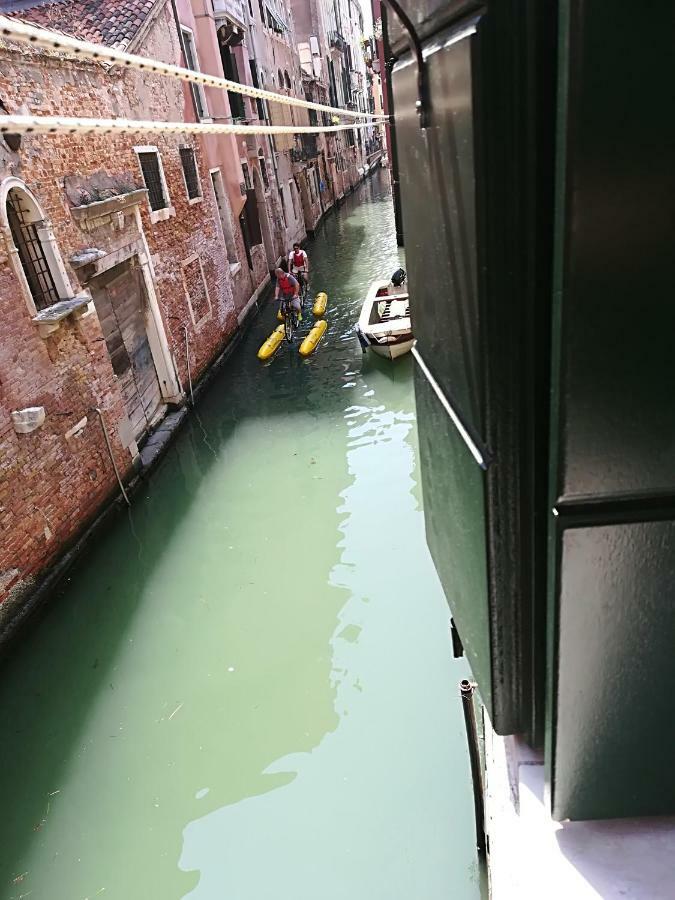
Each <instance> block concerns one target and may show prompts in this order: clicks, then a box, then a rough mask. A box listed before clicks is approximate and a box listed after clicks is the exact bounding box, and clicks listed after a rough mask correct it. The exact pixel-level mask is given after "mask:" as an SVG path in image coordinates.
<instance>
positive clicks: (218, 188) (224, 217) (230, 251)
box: [210, 169, 239, 270]
mask: <svg viewBox="0 0 675 900" xmlns="http://www.w3.org/2000/svg"><path fill="white" fill-rule="evenodd" d="M210 175H211V186H212V188H213V193H214V195H215V198H216V206H217V207H218V215H219V217H220V225H221V227H222V229H223V239H224V241H225V250H226V252H227V261H228V262H229V264H230V270H233V269H235V268H237V269H238V268H239V260H238V259H237V248H236V245H235V243H234V233H233V231H232V223H231V222H230V207H229V204H228V202H227V199H226V196H225V186H224V184H223V176H222V174H221V171H220V169H211V170H210Z"/></svg>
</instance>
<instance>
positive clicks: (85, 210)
mask: <svg viewBox="0 0 675 900" xmlns="http://www.w3.org/2000/svg"><path fill="white" fill-rule="evenodd" d="M147 193H148V192H147V189H146V188H139V189H138V190H136V191H129V193H128V194H117V195H116V196H115V197H109V198H108V199H107V200H97V201H96V202H95V203H87V204H85V205H84V206H71V208H70V214H71V216H72V217H73V218H74V219H75V221H76V222H84V221H87V220H88V219H100V218H101V217H103V216H109V215H111V214H112V213H116V212H121V211H122V210H124V209H128V207H130V206H136V205H137V204H139V203H140V202H141V201H142V200H143V199H144V197H146V195H147Z"/></svg>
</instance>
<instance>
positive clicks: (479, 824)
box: [459, 678, 485, 856]
mask: <svg viewBox="0 0 675 900" xmlns="http://www.w3.org/2000/svg"><path fill="white" fill-rule="evenodd" d="M475 690H476V685H475V683H474V682H473V681H468V680H467V679H466V678H463V679H462V681H460V683H459V693H460V696H461V698H462V709H463V710H464V724H465V725H466V740H467V743H468V745H469V760H470V762H471V781H472V784H473V806H474V813H475V817H476V849H477V850H478V853H479V854H480V855H481V856H483V855H484V854H485V805H484V799H483V774H482V771H481V766H480V753H479V750H478V729H477V727H476V710H475V709H474V705H473V695H474V692H475Z"/></svg>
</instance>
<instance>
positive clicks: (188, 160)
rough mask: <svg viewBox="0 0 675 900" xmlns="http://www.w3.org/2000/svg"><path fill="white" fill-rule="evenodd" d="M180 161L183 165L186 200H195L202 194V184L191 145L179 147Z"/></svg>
mask: <svg viewBox="0 0 675 900" xmlns="http://www.w3.org/2000/svg"><path fill="white" fill-rule="evenodd" d="M179 153H180V162H181V165H182V167H183V178H184V179H185V189H186V191H187V195H188V200H197V199H199V198H200V197H201V196H202V186H201V184H200V181H199V172H198V171H197V160H196V159H195V151H194V148H193V147H181V148H180V149H179Z"/></svg>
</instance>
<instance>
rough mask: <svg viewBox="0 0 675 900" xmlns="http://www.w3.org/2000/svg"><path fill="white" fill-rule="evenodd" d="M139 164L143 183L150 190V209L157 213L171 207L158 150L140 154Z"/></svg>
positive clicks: (140, 152) (144, 151)
mask: <svg viewBox="0 0 675 900" xmlns="http://www.w3.org/2000/svg"><path fill="white" fill-rule="evenodd" d="M138 162H139V164H140V166H141V173H142V175H143V181H144V182H145V186H146V188H147V189H148V201H149V203H150V209H151V210H152V211H153V212H157V210H160V209H166V207H167V206H168V205H169V197H168V192H167V190H166V184H165V182H164V172H163V171H162V162H161V160H160V158H159V151H157V150H143V151H139V153H138Z"/></svg>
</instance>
